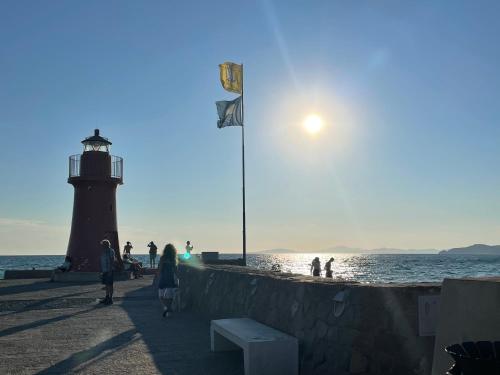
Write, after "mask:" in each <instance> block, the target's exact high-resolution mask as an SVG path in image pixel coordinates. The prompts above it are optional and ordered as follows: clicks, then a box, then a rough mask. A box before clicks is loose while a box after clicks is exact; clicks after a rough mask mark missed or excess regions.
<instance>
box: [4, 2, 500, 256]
mask: <svg viewBox="0 0 500 375" xmlns="http://www.w3.org/2000/svg"><path fill="white" fill-rule="evenodd" d="M499 17H500V2H498V1H478V2H472V1H430V0H429V1H400V0H398V1H376V2H373V1H331V0H325V1H295V0H293V1H291V0H289V1H270V0H267V1H265V0H260V1H232V2H228V1H197V2H194V1H186V2H166V1H147V2H138V1H83V2H82V1H80V2H78V1H44V2H40V1H22V2H20V1H7V0H4V1H2V2H0V140H1V142H2V147H1V148H0V177H1V181H2V182H1V184H0V239H1V241H0V252H1V253H3V254H6V253H21V254H22V253H26V254H27V253H63V252H64V251H65V249H66V245H67V241H68V236H69V225H70V220H71V211H72V199H73V188H72V186H71V185H69V184H67V183H66V178H67V170H68V167H67V163H68V161H67V158H68V156H69V155H71V154H76V153H80V152H81V151H82V148H81V144H80V141H81V140H82V139H83V138H84V137H86V136H89V135H91V134H92V131H93V129H94V128H100V129H101V133H102V134H103V135H104V136H107V137H109V138H110V140H111V141H112V142H113V147H112V153H113V154H116V155H120V156H123V157H124V160H125V165H124V169H125V172H124V173H125V178H124V179H125V184H124V185H123V186H121V187H119V191H118V221H119V230H120V239H121V241H122V242H123V241H126V240H130V241H132V242H133V243H135V244H136V249H137V251H141V249H142V248H143V249H144V250H143V252H145V251H146V247H145V244H146V243H147V242H148V241H150V240H155V241H157V242H159V243H160V244H163V243H164V242H166V241H174V242H175V243H176V244H178V245H180V244H182V243H183V242H184V241H185V240H187V239H191V240H192V241H193V242H194V244H195V246H196V249H198V250H220V251H231V252H237V251H239V250H240V248H241V171H240V162H241V160H240V131H239V129H237V128H227V129H222V130H219V129H217V128H216V120H217V115H216V109H215V104H214V102H215V101H216V100H223V99H230V98H234V95H232V94H230V93H228V92H225V91H224V90H223V89H222V88H221V87H220V83H219V77H218V67H217V65H218V64H219V63H222V62H224V61H234V62H243V63H244V65H245V105H246V108H245V109H246V113H245V120H246V141H247V142H246V150H247V206H248V212H247V216H248V218H247V220H248V246H249V249H250V250H262V249H268V248H276V247H288V248H295V249H311V250H312V249H320V248H326V247H330V246H335V245H345V246H360V247H367V248H369V247H383V246H386V247H399V248H447V247H453V246H460V245H468V244H471V243H475V242H484V243H500V170H499V166H500V147H499V146H500V95H499V87H500V75H499V74H498V69H499V68H498V67H499V62H500V44H499V43H498V35H500V23H499V22H498V19H499ZM309 113H317V114H318V115H320V116H321V117H322V118H323V122H324V128H323V129H322V131H321V132H320V133H319V134H317V135H316V136H314V137H313V136H310V135H308V133H306V132H305V131H304V129H303V127H302V126H301V123H302V121H303V119H304V117H305V116H306V115H307V114H309Z"/></svg>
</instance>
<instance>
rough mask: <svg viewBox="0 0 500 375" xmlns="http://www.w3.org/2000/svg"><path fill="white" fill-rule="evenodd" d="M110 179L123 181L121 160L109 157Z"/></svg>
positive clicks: (117, 157) (113, 156) (116, 157)
mask: <svg viewBox="0 0 500 375" xmlns="http://www.w3.org/2000/svg"><path fill="white" fill-rule="evenodd" d="M111 177H114V178H119V179H123V158H121V157H119V156H115V155H111Z"/></svg>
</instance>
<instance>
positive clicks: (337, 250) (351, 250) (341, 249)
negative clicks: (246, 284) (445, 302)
mask: <svg viewBox="0 0 500 375" xmlns="http://www.w3.org/2000/svg"><path fill="white" fill-rule="evenodd" d="M256 253H257V254H301V253H317V254H437V253H438V250H436V249H392V248H378V249H370V250H368V249H361V248H357V247H347V246H334V247H329V248H326V249H319V250H295V249H282V248H280V249H269V250H262V251H257V252H256Z"/></svg>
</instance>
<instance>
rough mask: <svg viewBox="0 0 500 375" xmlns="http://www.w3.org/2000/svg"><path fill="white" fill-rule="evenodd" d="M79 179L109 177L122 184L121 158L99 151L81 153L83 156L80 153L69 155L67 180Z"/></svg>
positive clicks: (106, 178)
mask: <svg viewBox="0 0 500 375" xmlns="http://www.w3.org/2000/svg"><path fill="white" fill-rule="evenodd" d="M86 154H87V153H86ZM90 156H92V157H90ZM89 157H90V158H89ZM80 179H90V180H102V179H104V180H108V179H109V180H111V181H114V182H116V183H119V184H122V183H123V158H121V157H120V156H115V155H109V154H107V153H106V154H105V153H100V152H99V153H98V152H95V153H92V155H90V154H87V155H83V157H82V155H81V154H77V155H71V156H70V157H69V175H68V182H71V181H75V180H80Z"/></svg>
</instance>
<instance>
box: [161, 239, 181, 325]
mask: <svg viewBox="0 0 500 375" xmlns="http://www.w3.org/2000/svg"><path fill="white" fill-rule="evenodd" d="M158 275H159V280H158V297H159V298H160V302H161V304H162V306H163V317H165V316H166V317H168V316H170V313H171V312H172V302H173V300H174V298H175V295H176V293H177V288H178V287H179V281H178V270H177V249H176V248H175V246H174V245H172V244H171V243H169V244H167V245H165V248H164V249H163V254H162V256H161V258H160V261H159V263H158Z"/></svg>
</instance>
